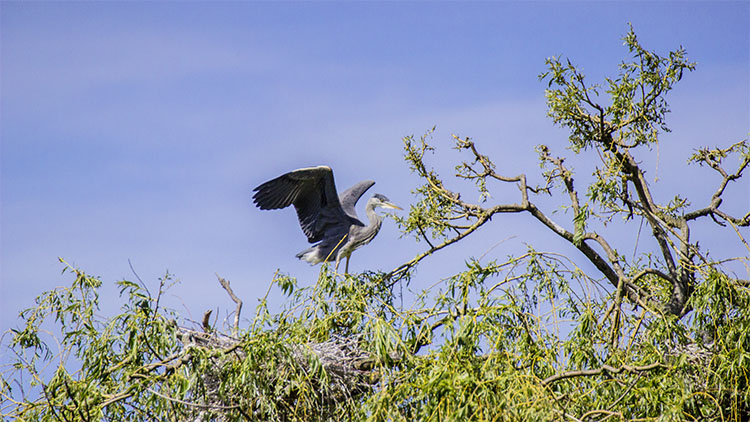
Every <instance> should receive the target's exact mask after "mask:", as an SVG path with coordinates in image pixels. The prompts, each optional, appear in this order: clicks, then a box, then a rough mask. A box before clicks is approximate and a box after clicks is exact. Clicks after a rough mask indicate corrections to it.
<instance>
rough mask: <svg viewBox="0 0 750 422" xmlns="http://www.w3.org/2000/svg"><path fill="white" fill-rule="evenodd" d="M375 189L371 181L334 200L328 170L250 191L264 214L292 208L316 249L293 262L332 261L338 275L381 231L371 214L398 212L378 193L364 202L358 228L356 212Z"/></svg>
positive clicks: (294, 174) (296, 174)
mask: <svg viewBox="0 0 750 422" xmlns="http://www.w3.org/2000/svg"><path fill="white" fill-rule="evenodd" d="M374 184H375V182H373V181H372V180H364V181H362V182H359V183H357V184H356V185H354V186H352V187H350V188H349V189H347V190H346V191H344V192H343V193H342V194H341V195H338V194H337V192H336V184H335V182H334V180H333V170H331V168H330V167H328V166H318V167H307V168H301V169H298V170H293V171H290V172H289V173H286V174H283V175H281V176H279V177H277V178H275V179H273V180H269V181H268V182H265V183H263V184H262V185H260V186H258V187H256V188H255V189H253V191H254V192H255V194H254V195H253V202H254V203H255V205H256V206H257V207H258V208H260V209H262V210H275V209H280V208H286V207H288V206H289V205H294V209H295V210H296V211H297V217H298V219H299V224H300V226H302V231H303V232H304V233H305V235H306V236H307V241H308V242H310V243H315V245H313V246H312V247H310V248H308V249H305V250H304V251H302V252H300V253H298V254H297V258H299V259H302V260H305V261H307V262H310V263H311V264H318V263H320V262H324V261H327V260H330V259H331V258H332V257H335V258H336V270H338V268H339V263H340V262H341V258H346V269H345V272H346V273H349V257H350V256H351V254H352V252H354V250H355V249H357V248H359V247H361V246H363V245H366V244H368V243H370V241H371V240H372V239H373V238H374V237H375V235H377V234H378V231H380V225H381V224H382V222H383V217H381V216H380V215H378V214H377V213H376V212H375V208H377V207H382V208H391V209H397V210H400V209H401V208H399V207H398V206H396V205H395V204H393V203H392V202H391V201H390V200H389V199H388V198H386V197H385V196H383V195H381V194H378V193H376V194H375V195H373V196H372V197H371V198H370V199H368V200H367V206H366V207H365V213H366V214H367V218H368V220H369V224H367V225H365V224H364V223H362V221H360V220H359V218H358V217H357V212H356V211H355V209H354V206H355V205H356V204H357V201H359V198H360V197H362V195H363V194H364V193H365V192H366V191H367V190H368V189H370V187H372V185H374Z"/></svg>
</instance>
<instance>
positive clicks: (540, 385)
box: [2, 28, 750, 421]
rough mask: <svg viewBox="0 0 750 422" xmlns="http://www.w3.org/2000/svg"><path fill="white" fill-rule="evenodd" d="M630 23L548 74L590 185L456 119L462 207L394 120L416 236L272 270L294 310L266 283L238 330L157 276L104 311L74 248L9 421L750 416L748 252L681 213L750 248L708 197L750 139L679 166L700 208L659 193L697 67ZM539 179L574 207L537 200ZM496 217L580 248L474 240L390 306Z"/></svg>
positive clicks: (29, 346)
mask: <svg viewBox="0 0 750 422" xmlns="http://www.w3.org/2000/svg"><path fill="white" fill-rule="evenodd" d="M624 41H625V45H626V47H627V49H628V52H629V54H630V60H629V61H626V62H623V63H622V64H621V65H620V67H619V74H618V76H617V77H615V78H614V79H609V78H607V79H605V80H604V83H603V84H588V83H587V82H585V81H586V78H585V76H584V75H583V73H582V72H581V71H580V69H579V68H578V67H576V66H575V65H574V64H572V62H571V61H569V60H561V59H558V58H550V59H548V60H547V71H546V72H544V73H542V74H541V79H542V80H544V81H547V83H548V87H547V91H546V93H547V99H548V107H549V115H550V117H551V118H552V119H553V120H554V121H555V122H556V123H558V124H559V125H561V126H563V127H566V128H568V129H569V130H570V138H569V145H570V149H571V151H572V153H574V154H595V155H597V156H599V157H600V159H601V162H600V163H599V165H598V167H596V168H595V169H594V170H593V171H592V175H591V179H590V181H589V182H588V183H586V186H585V187H584V188H583V190H579V187H577V182H578V183H580V180H578V181H576V180H575V177H577V176H576V174H575V172H574V171H573V169H571V168H569V167H568V165H567V164H566V162H565V158H564V157H560V156H556V155H555V154H553V152H552V150H553V149H552V148H551V147H549V146H546V145H540V146H538V147H537V153H538V154H539V159H540V164H541V173H540V174H539V175H538V176H533V177H534V178H535V180H538V183H537V184H535V185H532V184H528V183H527V176H526V174H520V175H516V176H505V175H501V174H499V173H498V172H497V169H496V166H495V165H494V164H493V162H492V160H491V158H490V157H489V156H487V155H483V154H482V153H480V151H479V148H478V147H477V145H476V144H475V143H474V141H472V140H471V139H469V138H461V137H459V136H454V137H453V142H454V145H455V148H456V149H457V150H458V151H459V153H461V154H463V155H464V156H467V157H468V159H466V160H465V161H463V162H461V163H459V164H458V165H456V166H455V169H456V177H458V178H460V179H463V180H468V181H470V182H473V184H474V186H475V188H476V192H477V193H478V194H479V198H480V203H479V204H473V203H469V202H466V201H464V200H463V199H461V192H457V191H452V190H450V189H449V188H448V187H447V185H446V183H445V180H446V179H444V178H443V177H442V176H441V175H440V174H439V172H438V171H436V170H434V169H432V168H430V167H429V164H428V159H429V155H428V154H427V153H428V152H429V153H437V151H436V149H435V148H434V147H433V146H432V145H431V144H430V140H431V137H432V131H430V132H428V133H427V134H426V135H425V136H422V137H420V138H418V139H417V138H415V137H413V136H409V137H406V138H404V146H405V158H406V161H407V162H408V163H409V165H410V167H411V169H412V170H413V171H414V173H415V174H416V175H418V176H419V177H420V179H421V185H420V186H418V187H416V188H415V190H414V194H415V197H416V201H415V203H414V205H412V206H411V209H410V212H409V214H408V216H406V217H403V218H401V217H394V218H395V219H396V221H397V222H398V223H399V224H400V226H401V228H402V230H403V231H404V233H405V234H407V235H409V236H412V237H413V238H415V239H416V240H417V241H424V243H425V244H426V245H427V246H426V249H425V251H424V252H423V253H420V254H419V255H417V256H415V257H414V258H412V259H410V260H409V261H406V262H405V263H404V264H402V265H400V266H399V267H397V268H395V269H394V270H393V271H390V272H387V273H386V272H366V273H362V274H357V275H350V274H337V273H335V272H334V271H332V270H331V268H330V267H329V266H328V265H324V266H323V267H322V269H321V272H320V276H319V279H318V281H317V283H316V284H315V285H314V286H311V287H306V288H301V287H299V286H298V285H297V282H296V280H295V279H293V278H291V277H289V276H286V275H283V274H277V275H276V276H275V277H274V279H273V281H272V283H271V286H270V287H269V291H270V290H271V289H277V290H278V291H280V292H281V293H283V294H284V295H285V296H286V297H287V302H286V304H285V305H284V307H283V308H282V309H279V310H272V309H270V308H269V307H268V305H267V301H266V300H265V298H264V299H263V300H262V301H261V303H260V305H259V306H258V307H257V308H256V310H255V314H254V316H253V318H252V319H251V320H250V321H249V324H248V326H247V327H246V328H245V329H241V330H238V329H237V328H238V327H235V330H233V332H232V335H228V334H223V333H221V332H220V331H219V330H217V329H216V327H210V326H209V325H207V324H204V326H203V327H185V326H180V325H179V324H178V316H177V314H176V313H175V312H173V311H170V310H167V309H164V308H163V307H162V306H160V300H159V298H160V297H161V295H162V294H163V292H164V291H165V290H166V289H168V288H169V285H170V283H171V281H170V280H171V279H170V277H169V276H168V275H167V276H166V277H165V278H163V279H162V280H160V285H159V291H158V294H157V295H156V297H153V296H152V295H151V294H150V293H149V292H148V290H147V289H145V287H144V286H142V285H140V284H137V283H132V282H129V281H122V282H120V283H119V286H120V288H121V294H122V299H123V304H122V309H121V313H120V314H119V315H116V316H114V317H110V318H105V317H103V316H101V315H99V301H98V293H97V288H98V287H99V286H101V281H100V280H98V279H97V278H95V277H91V276H89V275H86V274H85V273H83V272H82V271H80V270H78V269H74V268H72V267H70V266H68V265H67V264H65V272H70V273H71V274H73V275H74V281H73V283H72V284H71V286H70V287H67V288H60V289H56V290H54V291H51V292H47V293H44V294H42V295H41V296H39V297H38V298H37V301H36V304H35V306H34V307H32V308H30V309H28V310H26V311H24V312H22V313H21V318H22V320H23V322H24V325H23V327H22V328H20V329H18V330H14V331H13V332H12V333H10V342H9V344H8V347H9V348H10V350H11V351H12V352H13V353H15V356H16V359H15V363H14V364H13V366H11V367H8V368H6V370H5V371H4V373H3V377H2V396H3V405H2V415H3V417H8V418H10V417H12V418H15V419H17V420H28V421H37V420H39V421H88V420H102V419H103V420H117V421H119V420H174V421H182V420H263V421H273V420H277V421H303V420H304V421H328V420H373V421H410V420H476V421H485V420H486V421H490V420H491V421H503V420H509V421H510V420H577V421H583V420H586V421H603V420H723V421H729V420H733V421H741V420H748V419H749V418H750V385H748V384H749V382H748V377H750V334H749V333H750V282H748V281H747V280H742V279H739V278H738V277H737V276H735V275H734V273H733V272H732V271H731V270H730V269H729V267H728V265H731V264H732V263H734V262H740V263H743V264H745V265H747V264H748V262H747V261H748V259H747V255H743V256H738V257H714V256H713V255H710V254H709V253H708V251H706V250H703V249H702V248H701V247H700V246H699V243H698V240H695V239H693V238H691V235H690V233H691V231H690V227H691V225H693V224H695V222H696V221H699V220H706V222H709V223H710V222H711V220H712V221H713V222H715V223H716V224H717V231H720V232H721V233H727V239H731V238H732V237H734V236H736V237H737V238H738V239H739V242H740V243H742V244H743V245H744V246H746V247H747V248H748V251H749V252H750V246H748V244H747V242H746V240H745V238H744V236H743V231H742V230H744V228H745V227H747V226H748V225H750V213H748V214H746V215H744V216H741V217H735V216H732V215H730V214H729V213H727V212H725V211H724V210H722V209H721V208H720V207H721V204H722V203H723V201H724V196H726V193H725V192H726V188H727V186H729V184H730V183H732V182H734V181H736V180H738V179H740V178H741V177H742V175H743V171H744V170H745V169H746V168H747V167H748V165H750V148H749V147H748V143H747V141H740V142H737V143H735V144H733V145H731V146H729V147H727V148H714V149H709V148H706V149H701V150H698V151H696V152H695V153H694V154H693V156H692V157H691V158H690V162H692V163H697V164H699V165H701V166H703V165H706V166H707V167H709V168H710V169H712V170H713V171H716V172H717V173H718V174H719V176H720V177H721V180H720V182H719V184H718V187H717V189H716V190H715V192H714V194H713V196H712V197H711V198H708V204H707V205H706V206H704V207H703V208H695V209H692V208H691V205H690V203H689V202H688V200H687V196H686V195H685V193H681V192H675V193H674V195H673V196H672V197H670V198H667V199H665V200H661V199H659V198H656V197H655V195H653V194H652V193H651V186H650V184H649V182H648V181H647V180H646V179H645V178H644V176H643V171H642V170H641V168H640V165H639V161H638V160H637V159H636V154H640V153H642V152H643V151H645V153H648V152H649V151H650V149H649V148H650V146H651V145H653V144H654V143H657V142H659V135H660V133H663V132H665V131H668V130H669V127H668V126H667V124H666V115H667V113H668V111H669V108H668V104H667V102H666V99H665V95H666V94H667V93H668V92H669V91H671V90H672V89H673V88H674V86H675V84H676V83H677V82H678V81H679V80H680V79H681V78H682V77H683V76H684V73H685V72H686V71H692V70H693V69H694V68H695V65H694V64H693V63H691V62H689V61H688V60H687V57H686V53H685V51H684V50H683V49H681V48H680V49H678V50H676V51H674V52H670V53H668V54H667V55H665V56H661V55H659V54H657V53H655V52H651V51H649V50H647V49H645V48H644V47H643V46H642V45H641V44H640V42H639V40H638V39H637V37H636V36H635V34H634V32H633V30H632V28H631V30H630V32H629V33H628V34H627V35H626V36H625V38H624ZM591 161H593V160H591ZM730 168H731V169H734V170H730ZM579 179H581V178H579ZM584 179H585V178H584ZM503 183H510V184H513V185H514V186H516V187H517V188H518V192H519V193H518V195H519V196H518V199H517V200H516V202H513V203H493V202H492V201H493V199H492V196H491V195H490V192H491V190H492V189H493V188H494V187H495V186H496V185H497V184H503ZM579 192H583V193H584V195H580V194H579ZM541 196H544V197H548V196H551V197H552V198H554V199H555V200H557V204H558V205H559V207H560V208H562V209H565V210H570V211H572V212H569V213H557V214H555V213H554V212H555V211H557V210H545V209H543V208H542V206H541V205H539V204H541V202H539V201H538V198H539V197H541ZM504 213H518V214H523V215H526V216H528V217H529V218H531V219H532V220H533V221H535V222H537V223H539V228H540V230H548V231H550V232H551V233H554V234H556V235H557V236H559V237H560V238H562V239H564V240H565V241H567V242H568V243H569V244H570V246H571V247H572V248H573V249H572V250H573V251H574V252H575V254H568V255H567V256H566V255H563V254H560V253H559V252H550V251H540V250H538V249H536V248H534V247H532V246H529V247H528V249H527V250H525V251H521V252H520V253H518V254H516V255H514V256H508V257H506V258H505V259H503V260H496V261H491V262H485V261H483V260H482V259H474V258H469V259H467V261H466V262H465V265H464V267H462V268H457V269H455V271H454V272H453V273H451V274H447V275H446V276H445V277H444V278H442V279H440V280H435V281H434V283H433V284H432V285H431V286H430V287H428V288H425V289H423V290H418V291H410V293H411V294H412V295H413V298H412V299H413V300H411V302H410V303H408V305H407V306H406V307H404V306H403V305H402V304H399V303H397V299H398V296H397V295H396V294H394V287H395V286H397V285H400V286H402V287H403V286H406V287H409V286H410V284H409V283H410V281H411V280H413V279H414V278H415V277H417V274H416V270H417V269H418V268H419V266H420V265H425V263H423V261H425V262H429V259H430V257H432V256H433V255H434V254H436V253H438V252H439V251H441V250H442V249H446V248H449V247H450V246H451V245H453V244H455V243H457V242H459V241H461V240H463V239H465V238H467V237H468V236H471V235H472V234H473V233H475V232H477V231H479V230H480V229H483V227H484V226H485V225H487V224H488V223H490V222H491V221H497V220H502V216H497V214H504ZM553 215H554V216H555V218H556V220H555V219H553V218H552V216H553ZM493 216H494V217H495V219H494V220H493ZM617 217H619V218H617ZM708 217H710V219H711V220H709V219H708ZM639 222H640V224H647V225H648V228H649V229H650V230H645V231H644V233H646V232H649V233H650V235H646V234H644V236H650V237H651V238H652V240H653V242H651V245H655V246H654V247H652V246H650V245H646V246H639V247H638V249H637V250H636V252H637V253H635V254H633V256H632V257H630V258H628V257H626V256H624V255H623V254H621V253H619V252H618V247H620V245H621V243H622V242H621V239H618V238H617V237H616V236H613V235H611V234H610V232H609V231H608V228H609V227H612V226H614V225H616V224H617V225H623V226H625V227H632V228H633V230H635V228H636V227H637V225H638V224H639ZM645 243H646V242H642V243H641V245H643V244H645ZM583 268H593V269H594V270H589V271H584V270H583ZM222 286H224V288H225V289H228V283H227V284H226V285H225V284H224V283H222ZM228 292H229V293H230V296H233V293H231V290H229V289H228ZM401 299H403V297H402V298H401ZM240 305H241V304H240ZM239 309H241V306H238V311H237V313H239ZM49 327H53V329H54V330H55V331H54V333H53V335H51V336H50V335H45V334H44V333H45V332H48V331H49V329H50V328H49ZM54 341H56V342H57V343H56V344H57V349H54V348H53V346H52V345H53V344H55V343H54Z"/></svg>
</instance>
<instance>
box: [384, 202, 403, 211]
mask: <svg viewBox="0 0 750 422" xmlns="http://www.w3.org/2000/svg"><path fill="white" fill-rule="evenodd" d="M381 206H382V207H383V208H391V209H394V210H401V211H403V210H404V209H403V208H401V207H399V206H398V205H396V204H394V203H393V202H383V205H381Z"/></svg>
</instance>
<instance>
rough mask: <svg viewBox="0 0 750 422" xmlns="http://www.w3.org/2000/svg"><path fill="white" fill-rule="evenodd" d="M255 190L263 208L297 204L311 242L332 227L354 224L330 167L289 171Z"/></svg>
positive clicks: (303, 226) (257, 199)
mask: <svg viewBox="0 0 750 422" xmlns="http://www.w3.org/2000/svg"><path fill="white" fill-rule="evenodd" d="M253 191H255V195H253V202H255V205H257V206H258V208H260V209H262V210H274V209H279V208H285V207H288V206H289V205H294V208H295V210H296V211H297V218H299V224H300V226H302V231H303V232H304V233H305V235H306V236H307V240H308V241H309V242H310V243H314V242H317V241H319V240H321V239H323V237H324V235H325V233H326V231H328V230H330V229H332V228H340V227H339V226H341V225H342V224H345V225H346V226H347V227H348V225H349V224H351V223H350V222H349V218H348V216H347V215H346V212H345V211H344V210H343V209H342V208H341V203H340V202H339V197H338V195H337V194H336V184H335V182H334V181H333V171H332V170H331V168H330V167H328V166H318V167H307V168H303V169H299V170H294V171H290V172H289V173H286V174H283V175H281V176H279V177H277V178H275V179H273V180H269V181H268V182H266V183H263V184H262V185H260V186H258V187H257V188H255V189H253Z"/></svg>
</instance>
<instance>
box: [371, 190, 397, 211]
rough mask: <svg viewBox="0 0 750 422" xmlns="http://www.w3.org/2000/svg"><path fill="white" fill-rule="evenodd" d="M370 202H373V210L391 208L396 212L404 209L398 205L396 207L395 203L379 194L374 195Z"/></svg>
mask: <svg viewBox="0 0 750 422" xmlns="http://www.w3.org/2000/svg"><path fill="white" fill-rule="evenodd" d="M370 201H372V203H373V204H372V205H373V208H376V207H382V208H390V209H394V210H400V209H402V208H401V207H399V206H398V205H396V204H394V203H393V202H391V200H390V199H388V198H386V196H385V195H381V194H379V193H376V194H375V195H373V196H372V198H371V199H370Z"/></svg>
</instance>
